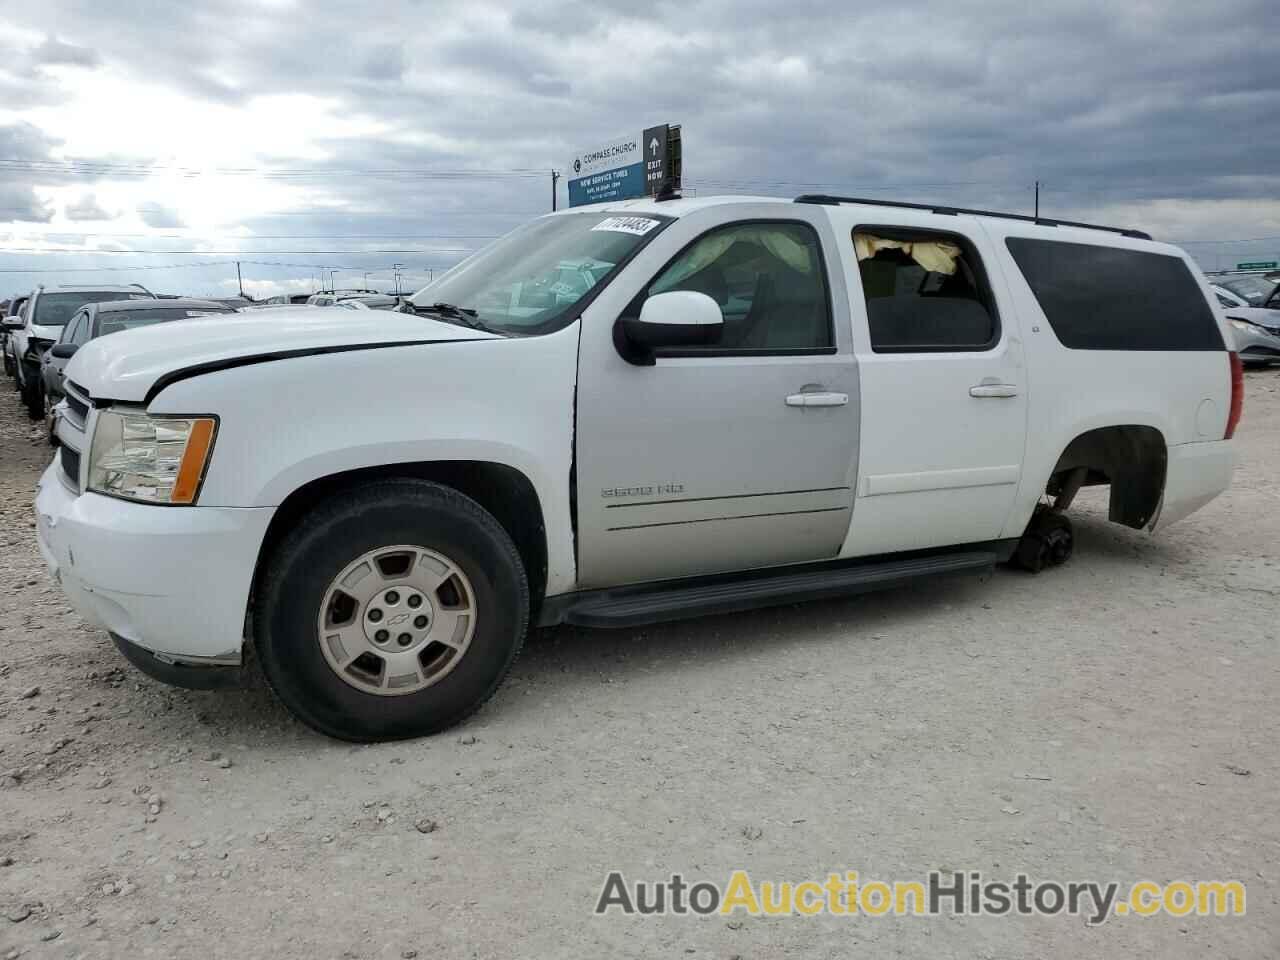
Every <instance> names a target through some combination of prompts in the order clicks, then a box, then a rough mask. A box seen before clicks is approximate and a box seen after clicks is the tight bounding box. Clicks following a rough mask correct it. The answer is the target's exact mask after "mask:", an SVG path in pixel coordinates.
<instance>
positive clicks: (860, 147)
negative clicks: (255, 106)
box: [0, 0, 1280, 266]
mask: <svg viewBox="0 0 1280 960" xmlns="http://www.w3.org/2000/svg"><path fill="white" fill-rule="evenodd" d="M1271 6H1272V4H1270V3H1268V2H1262V0H1224V2H1220V3H1216V4H1212V5H1205V4H1202V3H1197V2H1192V0H1182V2H1168V3H1162V4H1130V5H1116V4H1113V3H1103V2H1100V0H1088V2H1084V3H1077V4H1072V5H1057V6H1046V5H1041V4H1026V3H1025V2H1024V0H991V2H988V3H985V4H983V5H981V6H973V5H956V4H948V3H944V2H942V0H928V2H924V3H917V4H911V5H906V4H897V5H883V4H881V5H874V6H863V5H854V4H842V3H835V2H821V3H819V2H813V0H791V2H788V3H785V4H778V3H777V2H776V0H705V2H687V3H672V2H665V0H659V2H654V3H646V4H636V3H634V2H633V0H589V2H588V0H583V2H577V0H528V2H522V3H519V4H510V5H508V6H507V7H503V6H493V5H487V4H484V3H481V2H476V0H467V2H456V3H451V2H432V3H415V2H400V3H387V4H383V5H380V6H379V7H378V10H377V16H376V17H370V16H369V13H368V7H367V4H365V3H364V2H362V0H330V2H326V3H323V4H315V5H307V6H305V7H303V6H295V5H291V4H289V3H283V2H277V3H270V4H258V3H247V2H245V3H240V2H232V0H206V2H203V3H200V4H172V3H170V2H168V0H134V2H132V3H131V4H130V5H129V14H128V29H123V28H122V26H123V17H122V14H121V13H120V12H119V10H118V9H117V8H116V7H115V6H114V5H111V4H103V3H101V2H99V0H52V2H35V0H17V2H16V11H8V10H7V13H6V15H7V16H8V17H9V18H10V19H11V20H13V21H14V22H15V23H16V24H17V26H19V27H21V28H25V29H27V30H29V31H33V32H34V33H35V35H37V36H41V37H44V38H45V39H44V40H42V41H39V42H36V43H35V44H34V45H33V46H32V47H30V48H29V49H27V50H25V51H14V52H12V53H10V52H9V51H0V52H3V53H5V61H6V62H16V61H15V60H14V57H22V56H25V57H26V58H27V62H31V63H44V64H46V65H54V64H64V65H65V64H72V65H76V66H93V65H94V64H98V65H99V69H111V70H114V71H117V72H122V73H125V74H128V75H130V76H132V77H133V78H134V79H135V80H136V81H137V82H138V83H140V84H142V83H145V84H147V85H153V86H159V87H166V88H170V89H175V90H179V91H181V92H183V93H184V94H186V95H187V96H189V97H192V98H195V100H196V101H197V103H196V104H195V105H193V109H197V110H198V109H199V102H206V103H209V104H218V105H232V106H240V107H243V106H245V105H247V104H248V103H249V101H250V100H251V99H252V98H254V97H259V96H264V95H281V94H308V95H312V96H315V97H320V98H329V99H332V100H333V101H334V102H336V103H337V104H338V105H339V106H338V108H337V112H338V114H339V115H341V114H342V113H344V112H349V113H350V114H351V115H352V116H360V117H364V118H370V119H373V120H375V121H378V122H380V123H381V124H383V125H384V128H385V133H382V134H379V135H375V136H368V135H362V136H351V135H348V134H347V133H346V132H345V131H343V130H342V129H333V130H324V131H317V130H315V129H314V128H308V126H307V125H308V122H309V118H308V117H306V116H302V115H300V116H298V117H297V118H296V122H297V124H298V126H299V130H300V131H305V132H306V133H307V135H308V139H309V140H311V141H313V142H314V141H315V140H316V139H317V135H318V134H323V136H320V137H318V139H319V140H320V145H321V147H322V148H323V151H324V154H325V155H324V158H323V159H319V160H308V161H306V162H305V163H304V162H303V161H300V160H298V159H297V158H272V157H270V156H267V155H264V154H262V153H256V152H255V150H254V138H253V136H252V135H251V134H248V133H246V137H245V141H244V144H243V146H244V149H245V160H244V165H262V166H266V167H277V168H279V167H284V168H290V169H297V168H300V167H305V169H306V170H308V171H310V172H312V173H314V174H315V177H314V178H313V179H309V180H307V181H306V184H307V185H308V186H310V187H312V188H313V190H312V194H311V196H312V201H311V202H312V203H314V207H313V209H311V210H310V211H300V210H292V211H288V212H289V213H295V214H296V213H309V214H315V215H306V216H275V215H274V214H273V213H272V212H270V211H264V212H263V215H262V216H260V217H252V218H250V219H248V220H247V221H245V222H244V224H243V226H244V227H247V228H249V229H250V230H251V231H252V232H253V233H254V234H255V235H259V236H276V235H286V234H307V235H309V236H317V237H319V235H320V234H322V233H325V232H329V233H331V234H333V235H341V236H347V235H365V234H387V235H390V234H396V233H411V234H430V235H445V234H459V235H468V236H470V235H488V234H492V233H496V232H501V230H502V229H505V228H506V227H509V226H511V225H512V224H513V223H515V222H519V215H521V214H523V213H524V212H525V211H529V212H532V211H535V210H541V209H545V208H546V207H547V206H549V185H548V182H547V179H546V178H545V177H542V176H539V177H536V178H535V177H524V176H520V177H509V178H504V179H499V180H480V179H467V180H456V181H450V180H447V179H440V178H437V177H432V176H431V175H430V174H431V173H432V171H441V170H449V169H453V170H456V169H480V168H486V169H517V168H518V169H522V170H523V169H530V168H533V169H538V170H543V169H548V170H549V169H550V168H551V167H552V166H555V167H558V168H560V169H564V168H565V167H566V165H567V164H568V163H569V161H570V159H571V158H572V156H573V153H574V152H575V151H577V150H579V149H581V148H582V147H583V146H585V145H586V144H588V143H591V142H593V141H596V140H598V139H600V138H602V137H611V136H614V135H618V134H623V133H631V132H637V131H638V130H639V129H640V128H641V127H643V126H645V125H647V124H651V123H656V122H661V121H672V122H681V123H683V125H684V142H685V158H686V159H685V170H686V181H687V183H688V184H689V186H690V187H691V188H692V189H693V190H696V191H697V192H698V193H699V194H707V193H713V192H726V191H728V192H752V193H769V194H781V195H784V196H786V195H795V194H797V193H801V192H816V191H822V190H827V191H839V192H848V193H854V194H857V193H863V192H865V193H869V194H871V195H873V196H901V197H903V198H904V199H918V200H938V201H945V202H950V203H962V204H969V205H975V206H993V207H1008V208H1013V209H1019V210H1021V209H1025V208H1026V207H1027V206H1028V205H1029V204H1030V202H1031V191H1032V184H1033V182H1034V181H1035V180H1037V179H1038V180H1041V181H1043V183H1044V185H1045V188H1044V198H1045V204H1046V208H1045V209H1046V210H1047V211H1048V212H1050V213H1057V214H1059V215H1064V216H1065V215H1071V216H1077V217H1086V218H1087V217H1089V216H1091V215H1103V214H1105V213H1107V212H1109V211H1113V210H1118V211H1120V212H1122V213H1123V214H1124V215H1126V216H1128V215H1131V214H1132V215H1134V216H1136V217H1138V219H1139V220H1140V221H1141V220H1142V219H1143V218H1144V217H1147V216H1150V217H1152V218H1154V219H1155V220H1156V221H1157V222H1158V223H1165V222H1169V223H1173V222H1174V221H1164V220H1159V218H1158V217H1157V216H1156V213H1155V212H1154V211H1155V210H1156V206H1155V205H1156V204H1158V203H1163V202H1165V201H1169V200H1174V201H1177V202H1178V203H1185V204H1189V205H1188V206H1186V207H1185V210H1186V211H1187V212H1186V214H1185V216H1186V218H1187V219H1186V221H1185V223H1186V224H1187V225H1188V226H1187V228H1188V229H1191V228H1193V227H1194V228H1195V229H1197V230H1200V229H1203V230H1212V231H1213V232H1214V235H1219V236H1220V235H1222V233H1221V231H1222V230H1227V229H1230V230H1233V231H1237V232H1236V233H1235V235H1237V236H1254V235H1258V236H1261V235H1265V234H1263V233H1258V232H1257V231H1258V230H1259V229H1261V228H1263V227H1265V225H1266V223H1267V222H1269V221H1267V220H1266V219H1265V218H1266V216H1270V215H1271V214H1270V213H1265V215H1264V213H1263V212H1258V213H1257V214H1256V216H1254V217H1253V218H1252V219H1250V217H1249V215H1248V214H1247V213H1241V212H1235V213H1230V214H1226V213H1220V212H1219V213H1213V214H1212V215H1209V214H1204V215H1197V214H1195V213H1194V212H1193V211H1194V210H1195V209H1202V210H1225V209H1227V208H1228V206H1229V205H1231V204H1235V205H1236V206H1231V207H1230V209H1231V210H1233V211H1247V210H1248V209H1250V206H1249V204H1250V202H1254V203H1255V206H1254V207H1253V209H1255V210H1256V211H1263V208H1264V207H1265V205H1266V204H1267V203H1272V204H1274V203H1277V202H1280V185H1278V183H1277V174H1276V167H1275V157H1276V156H1277V155H1278V154H1280V133H1278V132H1277V131H1276V127H1275V124H1274V119H1273V113H1274V105H1275V103H1276V102H1277V97H1278V96H1280V58H1277V57H1276V56H1275V55H1274V52H1273V49H1272V48H1273V47H1274V44H1271V43H1269V42H1266V41H1264V39H1263V38H1264V37H1265V36H1266V34H1265V32H1264V28H1265V25H1266V24H1268V23H1269V22H1270V20H1271V19H1272V16H1273V11H1272V10H1271ZM55 15H56V17H55ZM55 20H56V23H57V24H58V30H57V34H56V37H50V36H49V32H48V24H49V23H50V22H55ZM40 72H41V71H37V73H40ZM27 82H28V79H27V78H26V77H24V76H19V75H18V74H17V73H14V72H13V71H8V72H6V70H5V67H4V66H3V65H0V97H2V98H3V100H4V102H7V103H12V102H20V101H16V100H15V99H14V98H13V97H11V96H9V95H7V94H6V89H7V88H6V87H5V85H6V84H10V85H16V84H20V83H27ZM42 89H45V90H48V89H55V90H56V88H42ZM32 95H33V96H34V95H35V91H34V90H33V91H32ZM122 116H124V114H123V113H122ZM131 119H133V120H138V119H143V120H145V121H146V122H153V123H159V124H163V122H164V119H165V118H163V117H156V118H151V117H148V118H131ZM0 155H2V156H10V155H11V154H10V153H9V152H7V150H6V149H5V141H4V139H3V131H0ZM126 159H128V158H126ZM144 159H145V158H144ZM352 170H379V171H413V172H415V173H416V175H411V174H409V173H401V174H387V173H384V174H380V175H352V174H351V173H350V172H349V171H352ZM44 182H45V181H33V180H32V178H28V179H27V180H26V181H23V182H20V183H18V184H17V185H16V186H15V182H14V181H13V180H12V179H9V180H0V184H6V185H7V187H6V188H7V189H10V190H13V189H21V188H23V187H24V184H25V186H26V187H30V186H32V185H40V184H43V183H44ZM51 182H52V181H51ZM56 182H57V183H67V182H75V179H74V177H73V176H72V175H71V174H67V175H66V176H65V178H64V179H59V180H57V181H56ZM191 189H192V190H198V189H200V187H199V183H198V182H193V183H192V186H191ZM561 189H562V191H563V184H562V187H561ZM561 196H562V197H563V192H562V194H561ZM34 197H35V194H34V193H31V192H30V191H29V190H28V195H27V196H26V202H27V203H28V205H29V204H30V202H31V201H33V199H34ZM1196 204H1200V205H1201V206H1200V207H1196ZM5 205H6V206H10V205H18V204H9V203H6V204H5ZM331 208H341V209H331ZM1179 209H1184V208H1179ZM1266 209H1267V210H1270V209H1271V208H1269V207H1268V208H1266ZM147 210H148V214H147V216H146V217H145V218H144V219H145V221H146V222H148V223H152V224H154V225H157V226H174V225H176V224H178V223H179V222H180V220H179V219H175V218H176V217H177V213H176V212H175V211H168V214H169V217H168V218H165V217H164V216H162V215H161V214H162V213H163V212H160V211H155V210H153V209H151V208H147ZM344 210H345V211H347V212H343V211H344ZM352 211H354V212H352ZM468 212H469V213H471V214H473V216H470V217H468V216H466V214H467V213H468ZM512 214H515V215H516V216H515V217H512V216H511V215H512ZM1179 215H1180V216H1182V214H1179ZM3 216H4V215H3V214H0V217H3ZM1160 216H1164V214H1163V213H1161V214H1160ZM1226 216H1230V217H1233V218H1235V219H1231V220H1224V219H1222V218H1223V217H1226ZM1197 217H1199V219H1197ZM1182 222H1183V221H1177V223H1178V224H1179V225H1181V223H1182ZM1134 225H1135V226H1142V225H1144V224H1143V222H1137V223H1135V224H1134ZM230 226H232V225H228V229H230ZM1170 229H1174V227H1172V226H1171V227H1170ZM1178 229H1181V226H1179V227H1178ZM1268 229H1269V228H1268ZM1271 232H1273V233H1274V232H1278V231H1275V230H1272V231H1271ZM1226 235H1227V236H1230V235H1232V234H1226ZM394 242H395V243H396V245H397V246H396V248H399V246H400V245H410V246H412V245H414V244H415V243H420V245H421V246H422V247H423V248H424V251H425V248H426V245H427V244H429V243H431V242H432V241H421V242H419V241H394ZM450 242H452V241H450ZM467 242H468V243H469V241H467ZM462 244H463V242H462V241H459V242H458V245H462ZM314 245H315V246H316V247H320V246H325V247H326V248H328V249H336V248H337V247H339V246H343V245H342V244H340V243H338V242H337V241H331V242H329V243H328V244H324V243H322V242H321V241H320V240H317V241H316V242H315V243H314ZM391 245H392V244H391V242H381V241H372V242H370V243H367V244H361V243H357V242H352V243H350V244H348V245H347V246H345V247H343V248H344V249H347V248H349V249H351V250H352V251H353V252H352V255H351V257H350V258H349V259H352V260H353V261H355V264H354V265H357V266H360V265H365V264H370V265H372V264H376V263H381V262H383V261H388V260H391V259H400V260H403V259H405V258H404V257H403V256H381V255H378V254H372V253H364V252H361V251H362V250H364V249H366V248H369V247H378V248H384V247H387V248H389V247H391ZM153 246H154V245H153ZM271 247H274V248H276V249H279V250H287V249H300V248H301V241H294V240H281V241H279V242H275V241H266V240H263V241H258V242H256V243H255V244H254V246H253V248H254V249H268V248H271ZM156 248H157V249H158V247H156ZM433 249H438V247H437V248H433ZM432 255H433V256H434V254H432ZM458 255H460V254H455V253H450V254H448V255H447V256H458ZM285 259H289V258H287V257H286V258H285ZM294 259H296V258H294ZM329 259H330V260H336V259H339V258H336V257H331V258H329ZM415 259H416V260H419V261H422V262H423V263H425V262H426V259H427V258H426V256H425V255H424V256H423V257H418V258H415ZM437 259H440V260H443V259H446V256H445V255H443V254H442V255H440V256H439V257H437Z"/></svg>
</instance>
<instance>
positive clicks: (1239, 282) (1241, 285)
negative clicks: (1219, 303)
mask: <svg viewBox="0 0 1280 960" xmlns="http://www.w3.org/2000/svg"><path fill="white" fill-rule="evenodd" d="M1213 283H1214V285H1215V286H1218V287H1221V288H1222V289H1223V290H1225V291H1226V292H1227V293H1229V294H1231V295H1232V296H1234V297H1239V298H1240V299H1241V300H1243V301H1244V303H1243V304H1242V306H1249V307H1262V306H1266V304H1267V301H1268V300H1271V299H1273V298H1275V297H1276V294H1277V292H1278V290H1280V275H1270V274H1268V275H1266V276H1263V275H1260V274H1256V273H1255V274H1248V275H1246V276H1240V277H1214V278H1213Z"/></svg>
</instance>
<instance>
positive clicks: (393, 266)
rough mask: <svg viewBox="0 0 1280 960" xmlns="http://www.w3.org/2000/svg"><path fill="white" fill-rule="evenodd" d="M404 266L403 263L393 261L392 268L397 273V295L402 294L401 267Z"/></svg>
mask: <svg viewBox="0 0 1280 960" xmlns="http://www.w3.org/2000/svg"><path fill="white" fill-rule="evenodd" d="M403 266H404V264H403V263H393V264H392V265H391V270H392V272H394V273H395V277H396V296H397V297H398V296H400V268H401V267H403Z"/></svg>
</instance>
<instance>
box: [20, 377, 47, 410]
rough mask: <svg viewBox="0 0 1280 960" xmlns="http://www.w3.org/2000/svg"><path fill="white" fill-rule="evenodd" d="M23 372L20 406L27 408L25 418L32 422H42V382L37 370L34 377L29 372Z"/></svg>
mask: <svg viewBox="0 0 1280 960" xmlns="http://www.w3.org/2000/svg"><path fill="white" fill-rule="evenodd" d="M25 372H26V377H25V378H24V379H25V380H26V384H25V385H24V386H23V388H22V405H23V406H25V407H26V408H27V416H28V417H30V418H31V419H32V420H43V419H44V381H43V380H41V378H40V371H39V370H37V371H36V372H35V374H34V375H33V374H32V373H31V371H30V370H27V371H25Z"/></svg>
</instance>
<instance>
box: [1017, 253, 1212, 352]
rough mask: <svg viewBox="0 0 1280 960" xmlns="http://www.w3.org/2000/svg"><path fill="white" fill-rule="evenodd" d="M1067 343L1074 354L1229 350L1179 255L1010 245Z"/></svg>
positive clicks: (1020, 268)
mask: <svg viewBox="0 0 1280 960" xmlns="http://www.w3.org/2000/svg"><path fill="white" fill-rule="evenodd" d="M1005 242H1006V243H1007V244H1008V247H1009V252H1010V253H1011V254H1013V259H1014V261H1015V262H1016V263H1017V264H1018V269H1019V270H1021V271H1022V275H1023V277H1025V278H1026V281H1027V284H1028V286H1030V287H1031V291H1032V293H1034V294H1035V297H1036V300H1038V301H1039V303H1040V309H1042V310H1043V311H1044V315H1045V317H1046V318H1047V319H1048V321H1049V326H1051V327H1052V328H1053V332H1054V333H1055V334H1056V335H1057V337H1058V339H1059V340H1060V341H1062V345H1063V346H1065V347H1070V348H1072V349H1073V350H1223V349H1225V347H1224V345H1223V342H1222V334H1221V332H1220V331H1219V330H1218V323H1217V321H1216V320H1215V319H1214V316H1213V313H1212V311H1211V310H1210V308H1209V305H1208V303H1207V301H1206V300H1205V298H1204V294H1203V293H1201V291H1200V286H1199V284H1197V283H1196V280H1195V277H1193V276H1192V275H1191V271H1190V270H1188V269H1187V265H1186V263H1184V262H1183V261H1182V259H1181V258H1179V257H1171V256H1166V255H1165V254H1160V253H1146V252H1144V251H1139V250H1122V249H1117V248H1115V247H1097V246H1093V245H1092V244H1086V243H1065V242H1062V241H1059V240H1030V239H1027V238H1025V237H1010V238H1009V239H1008V240H1006V241H1005Z"/></svg>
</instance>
